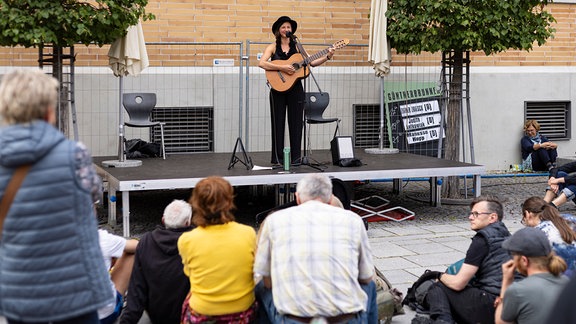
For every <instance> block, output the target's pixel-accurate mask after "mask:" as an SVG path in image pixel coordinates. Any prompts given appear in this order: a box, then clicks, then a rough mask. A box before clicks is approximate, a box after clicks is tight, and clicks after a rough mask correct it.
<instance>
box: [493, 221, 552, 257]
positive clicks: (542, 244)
mask: <svg viewBox="0 0 576 324" xmlns="http://www.w3.org/2000/svg"><path fill="white" fill-rule="evenodd" d="M502 248H504V249H506V250H508V251H510V252H515V253H518V254H521V255H524V256H527V257H538V256H547V255H548V254H550V252H551V251H552V247H551V246H550V241H549V240H548V237H547V236H546V234H544V232H543V231H542V230H539V229H537V228H534V227H525V228H522V229H520V230H518V231H516V233H514V234H513V235H512V236H510V237H509V238H508V239H506V241H504V242H503V243H502Z"/></svg>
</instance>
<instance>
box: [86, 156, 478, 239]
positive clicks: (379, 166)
mask: <svg viewBox="0 0 576 324" xmlns="http://www.w3.org/2000/svg"><path fill="white" fill-rule="evenodd" d="M354 155H355V157H356V158H359V159H360V160H361V161H362V163H363V165H362V166H359V167H339V166H335V165H332V163H331V162H332V158H331V154H330V151H328V150H323V151H314V153H313V155H311V156H310V159H311V160H312V159H314V160H315V161H318V162H319V163H320V164H321V165H320V166H319V167H318V168H313V167H310V166H308V165H301V166H293V167H291V168H290V172H285V171H284V170H283V169H272V170H268V169H266V170H257V171H256V170H247V168H246V167H245V166H244V165H243V164H242V163H241V162H237V163H236V164H235V165H234V167H232V168H230V169H229V168H228V167H229V165H230V161H231V158H232V154H231V153H198V154H186V155H169V156H167V157H166V159H161V158H152V159H142V160H141V161H142V165H141V166H138V167H131V168H114V167H105V166H103V165H102V162H103V161H109V160H113V159H115V157H110V156H107V157H95V158H94V165H95V166H96V167H97V169H98V172H99V174H100V175H101V176H102V178H103V179H104V181H105V182H106V184H107V188H106V189H107V191H108V193H109V195H112V196H116V195H117V194H118V192H121V193H122V214H123V215H122V218H123V226H124V235H125V236H129V233H130V231H129V215H130V203H129V200H130V198H129V194H130V192H132V191H143V190H165V189H186V188H193V187H194V186H195V185H196V183H197V182H198V181H200V180H201V179H202V178H204V177H207V176H211V175H216V176H222V177H224V178H226V179H227V180H228V181H229V182H230V183H231V184H232V185H233V186H251V185H282V184H293V183H296V182H298V181H299V180H300V179H301V178H302V177H303V176H304V175H305V174H307V173H314V172H323V173H324V174H326V175H327V176H329V177H334V178H339V179H341V180H344V181H355V180H359V181H362V180H377V179H406V178H420V177H425V178H437V177H446V176H462V175H467V176H468V175H471V176H473V178H474V192H475V193H476V194H477V195H480V194H481V182H480V179H481V178H480V175H482V174H484V173H485V172H486V170H485V167H484V166H482V165H477V164H470V163H462V162H457V161H449V160H444V159H438V158H433V157H427V156H421V155H415V154H408V153H395V154H368V153H365V152H364V151H363V150H355V151H354ZM236 156H237V157H239V158H240V159H243V155H242V154H238V153H237V154H236ZM248 156H249V157H250V158H251V160H252V162H253V164H254V165H256V166H263V167H270V163H269V161H270V153H269V152H256V153H248ZM432 183H434V182H432ZM432 190H433V188H432V187H431V196H435V195H436V194H437V193H434V192H432ZM115 207H116V206H115V204H114V203H112V204H110V206H109V209H108V211H109V220H110V221H112V222H115V221H116V208H115Z"/></svg>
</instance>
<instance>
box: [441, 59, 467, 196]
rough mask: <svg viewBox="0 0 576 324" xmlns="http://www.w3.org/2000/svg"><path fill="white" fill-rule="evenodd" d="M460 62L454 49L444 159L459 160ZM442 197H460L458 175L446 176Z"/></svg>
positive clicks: (460, 114)
mask: <svg viewBox="0 0 576 324" xmlns="http://www.w3.org/2000/svg"><path fill="white" fill-rule="evenodd" d="M462 62H463V53H462V52H458V51H454V52H453V56H452V57H451V60H450V64H451V65H452V75H451V76H450V77H449V80H450V81H449V84H448V89H449V96H448V109H447V112H446V146H445V148H446V150H445V159H447V160H452V161H460V128H461V127H462V125H460V122H461V116H462ZM442 197H445V198H461V195H460V181H459V178H458V177H455V176H452V177H447V179H445V181H444V185H443V187H442Z"/></svg>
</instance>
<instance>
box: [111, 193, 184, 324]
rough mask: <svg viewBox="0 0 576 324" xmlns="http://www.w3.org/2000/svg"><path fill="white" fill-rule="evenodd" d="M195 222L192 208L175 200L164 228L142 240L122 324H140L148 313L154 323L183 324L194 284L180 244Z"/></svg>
mask: <svg viewBox="0 0 576 324" xmlns="http://www.w3.org/2000/svg"><path fill="white" fill-rule="evenodd" d="M191 218H192V207H191V206H190V204H189V203H187V202H185V201H183V200H174V201H173V202H171V203H170V204H169V205H168V206H166V209H164V214H163V216H162V223H163V224H164V226H158V227H157V228H156V229H154V230H153V231H151V232H148V233H146V234H144V235H143V236H142V238H140V242H139V243H138V246H137V247H136V256H135V261H134V267H133V269H132V276H131V277H130V285H129V286H130V289H128V294H127V296H126V298H127V305H126V308H125V309H124V311H123V312H122V318H121V320H120V324H135V323H138V321H139V320H140V318H141V317H142V313H143V312H144V311H146V312H147V313H148V317H149V318H150V321H151V322H152V323H166V324H171V323H174V324H177V323H180V316H181V312H182V303H183V302H184V299H185V298H186V295H187V294H188V292H189V291H190V282H189V281H188V278H187V277H186V276H185V275H184V272H183V271H182V258H181V257H180V254H178V246H177V243H178V239H179V238H180V236H181V235H182V233H184V232H188V231H190V230H191V229H192V227H191V226H190V224H191Z"/></svg>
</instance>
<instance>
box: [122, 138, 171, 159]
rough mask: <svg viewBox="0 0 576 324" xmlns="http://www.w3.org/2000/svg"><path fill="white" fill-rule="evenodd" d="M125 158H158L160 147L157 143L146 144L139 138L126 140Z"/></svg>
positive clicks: (160, 153) (160, 154)
mask: <svg viewBox="0 0 576 324" xmlns="http://www.w3.org/2000/svg"><path fill="white" fill-rule="evenodd" d="M125 143H126V157H127V158H129V159H138V158H148V157H160V156H162V152H161V150H160V149H161V147H160V144H158V143H148V142H146V141H143V140H141V139H139V138H136V139H131V140H126V142H125Z"/></svg>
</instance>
